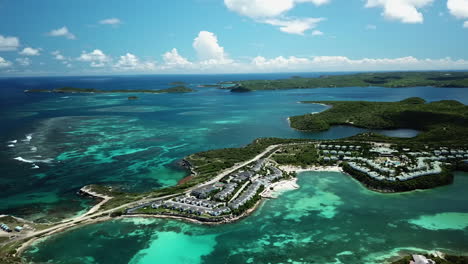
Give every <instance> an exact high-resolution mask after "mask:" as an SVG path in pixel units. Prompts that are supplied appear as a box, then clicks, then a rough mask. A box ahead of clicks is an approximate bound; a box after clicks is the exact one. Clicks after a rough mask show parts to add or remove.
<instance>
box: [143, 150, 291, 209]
mask: <svg viewBox="0 0 468 264" xmlns="http://www.w3.org/2000/svg"><path fill="white" fill-rule="evenodd" d="M265 163H266V160H265V159H261V160H258V161H257V162H255V163H254V164H253V165H252V167H251V168H250V169H248V170H246V171H242V172H235V173H232V174H231V175H229V181H228V183H221V182H218V183H215V184H209V185H205V186H202V187H199V188H197V189H194V190H192V191H191V193H190V196H186V195H183V196H178V197H175V198H172V199H169V200H166V201H156V202H153V203H152V204H151V207H152V208H153V209H158V208H166V209H170V210H175V211H179V212H184V213H189V214H195V215H205V214H208V215H211V216H220V215H224V214H229V213H230V212H231V209H233V210H234V209H238V208H239V207H241V206H242V205H244V204H246V203H247V202H248V201H250V200H251V199H252V198H254V196H255V195H256V194H257V192H258V190H259V189H260V187H261V186H266V185H267V184H269V183H270V182H271V181H274V180H276V179H278V178H280V177H282V172H281V170H279V169H278V168H276V167H273V166H269V167H268V168H269V169H270V171H271V172H272V173H271V174H269V175H267V176H264V177H260V178H257V177H258V176H255V175H256V173H257V172H259V171H260V170H261V169H262V168H263V167H264V165H265ZM254 176H255V177H254ZM255 178H257V179H255ZM246 181H250V182H251V183H250V184H249V185H248V187H247V189H246V190H244V191H243V192H242V194H241V195H240V196H239V197H238V198H236V199H235V200H233V201H232V202H230V203H229V204H227V203H226V202H225V201H226V200H227V199H228V198H229V197H231V196H232V195H233V193H234V192H235V191H236V189H237V187H238V186H239V185H240V184H241V183H244V182H246ZM213 193H215V194H214V195H213Z"/></svg>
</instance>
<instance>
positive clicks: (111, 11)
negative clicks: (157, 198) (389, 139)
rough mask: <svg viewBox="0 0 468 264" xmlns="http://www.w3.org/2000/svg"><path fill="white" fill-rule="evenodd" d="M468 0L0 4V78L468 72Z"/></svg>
mask: <svg viewBox="0 0 468 264" xmlns="http://www.w3.org/2000/svg"><path fill="white" fill-rule="evenodd" d="M467 46H468V0H224V1H223V0H173V1H170V0H158V1H148V0H133V1H127V0H113V1H104V0H100V1H95V0H93V1H91V0H80V1H63V0H41V1H33V0H0V76H12V75H23V76H24V75H26V76H27V75H83V74H86V75H90V74H91V75H92V74H138V73H150V74H165V73H237V72H288V71H291V72H292V71H360V70H433V69H468V48H466V47H467Z"/></svg>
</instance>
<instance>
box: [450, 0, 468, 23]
mask: <svg viewBox="0 0 468 264" xmlns="http://www.w3.org/2000/svg"><path fill="white" fill-rule="evenodd" d="M447 8H448V9H449V11H450V14H452V15H453V16H455V17H456V18H460V19H463V18H468V0H448V1H447Z"/></svg>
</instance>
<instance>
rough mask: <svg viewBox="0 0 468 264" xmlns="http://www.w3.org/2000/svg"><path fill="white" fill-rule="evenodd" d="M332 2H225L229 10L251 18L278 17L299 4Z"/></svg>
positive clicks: (301, 0)
mask: <svg viewBox="0 0 468 264" xmlns="http://www.w3.org/2000/svg"><path fill="white" fill-rule="evenodd" d="M329 2H330V0H224V4H225V5H226V7H227V8H229V10H232V11H234V12H236V13H238V14H240V15H243V16H248V17H250V18H267V17H270V18H271V17H277V16H279V15H282V14H284V13H286V12H287V11H289V10H291V9H293V8H294V6H295V5H296V4H297V3H312V4H315V5H317V6H319V5H323V4H327V3H329Z"/></svg>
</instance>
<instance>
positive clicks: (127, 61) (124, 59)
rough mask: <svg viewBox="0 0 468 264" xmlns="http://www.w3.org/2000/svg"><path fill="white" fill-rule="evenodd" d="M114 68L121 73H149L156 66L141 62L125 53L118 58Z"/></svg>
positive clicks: (152, 63)
mask: <svg viewBox="0 0 468 264" xmlns="http://www.w3.org/2000/svg"><path fill="white" fill-rule="evenodd" d="M114 68H115V69H116V70H121V71H149V70H154V69H156V65H155V64H154V62H142V61H140V59H139V58H138V57H137V56H135V55H133V54H131V53H127V54H125V55H124V56H120V59H119V61H118V62H117V64H115V65H114Z"/></svg>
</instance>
